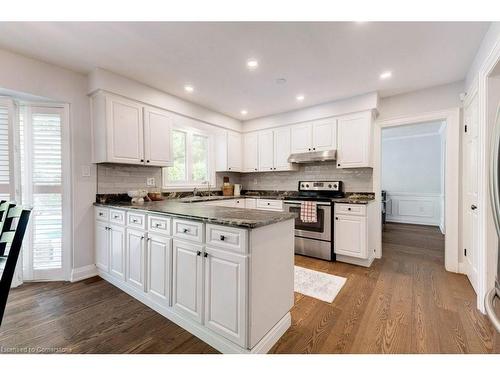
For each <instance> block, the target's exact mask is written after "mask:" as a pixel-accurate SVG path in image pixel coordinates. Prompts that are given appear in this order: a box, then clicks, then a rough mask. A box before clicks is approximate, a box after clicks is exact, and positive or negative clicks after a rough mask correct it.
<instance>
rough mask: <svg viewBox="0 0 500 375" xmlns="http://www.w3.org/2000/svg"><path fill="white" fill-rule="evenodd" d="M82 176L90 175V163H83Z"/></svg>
mask: <svg viewBox="0 0 500 375" xmlns="http://www.w3.org/2000/svg"><path fill="white" fill-rule="evenodd" d="M82 177H90V167H89V166H88V165H82Z"/></svg>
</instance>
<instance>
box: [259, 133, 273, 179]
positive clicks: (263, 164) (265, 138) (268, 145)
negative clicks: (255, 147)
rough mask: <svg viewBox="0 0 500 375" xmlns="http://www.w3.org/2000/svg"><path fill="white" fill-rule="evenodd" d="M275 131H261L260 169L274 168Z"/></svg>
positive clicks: (268, 169)
mask: <svg viewBox="0 0 500 375" xmlns="http://www.w3.org/2000/svg"><path fill="white" fill-rule="evenodd" d="M273 139H274V138H273V131H272V130H269V131H263V132H259V171H261V172H267V171H272V170H274V169H275V168H274V150H273V149H274V141H273Z"/></svg>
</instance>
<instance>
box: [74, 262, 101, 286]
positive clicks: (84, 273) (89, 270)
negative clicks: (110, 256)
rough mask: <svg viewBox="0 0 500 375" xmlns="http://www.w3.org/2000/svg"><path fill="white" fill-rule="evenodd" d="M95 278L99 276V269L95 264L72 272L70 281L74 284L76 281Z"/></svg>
mask: <svg viewBox="0 0 500 375" xmlns="http://www.w3.org/2000/svg"><path fill="white" fill-rule="evenodd" d="M93 276H97V268H96V266H95V264H89V265H88V266H83V267H79V268H73V269H72V270H71V278H70V281H71V282H72V283H74V282H76V281H80V280H85V279H88V278H89V277H93Z"/></svg>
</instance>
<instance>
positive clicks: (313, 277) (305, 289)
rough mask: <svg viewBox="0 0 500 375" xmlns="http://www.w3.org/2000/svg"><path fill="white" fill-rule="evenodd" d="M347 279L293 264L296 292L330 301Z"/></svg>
mask: <svg viewBox="0 0 500 375" xmlns="http://www.w3.org/2000/svg"><path fill="white" fill-rule="evenodd" d="M346 281H347V279H346V278H345V277H340V276H335V275H330V274H328V273H324V272H318V271H314V270H310V269H307V268H302V267H299V266H295V285H294V290H295V291H296V292H297V293H301V294H304V295H306V296H309V297H313V298H316V299H319V300H321V301H325V302H328V303H332V302H333V300H334V299H335V297H336V296H337V294H338V293H339V292H340V289H342V287H343V286H344V284H345V282H346Z"/></svg>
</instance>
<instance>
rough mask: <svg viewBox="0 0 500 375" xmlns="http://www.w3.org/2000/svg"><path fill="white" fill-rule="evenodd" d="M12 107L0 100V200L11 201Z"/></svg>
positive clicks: (12, 189)
mask: <svg viewBox="0 0 500 375" xmlns="http://www.w3.org/2000/svg"><path fill="white" fill-rule="evenodd" d="M12 112H13V111H12V105H11V103H10V102H9V101H8V100H3V99H0V200H11V199H13V198H14V196H13V192H14V188H13V178H12V174H13V168H12V157H11V155H10V154H9V153H10V152H12V146H11V143H12V137H11V131H10V129H11V122H12Z"/></svg>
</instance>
